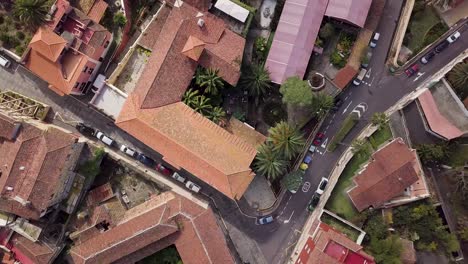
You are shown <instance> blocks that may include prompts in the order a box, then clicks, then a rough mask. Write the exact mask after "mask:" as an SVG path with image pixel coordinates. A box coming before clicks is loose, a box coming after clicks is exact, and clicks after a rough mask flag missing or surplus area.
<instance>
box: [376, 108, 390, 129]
mask: <svg viewBox="0 0 468 264" xmlns="http://www.w3.org/2000/svg"><path fill="white" fill-rule="evenodd" d="M389 121H390V120H389V118H388V116H387V114H385V113H381V112H377V113H374V114H373V115H372V124H373V125H374V126H378V127H379V128H378V129H379V130H380V129H382V128H383V127H384V126H385V125H386V124H387V123H388V122H389Z"/></svg>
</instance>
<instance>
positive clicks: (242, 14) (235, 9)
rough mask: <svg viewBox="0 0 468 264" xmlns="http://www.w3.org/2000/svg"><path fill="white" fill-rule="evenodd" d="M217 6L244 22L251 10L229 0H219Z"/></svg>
mask: <svg viewBox="0 0 468 264" xmlns="http://www.w3.org/2000/svg"><path fill="white" fill-rule="evenodd" d="M215 7H216V8H217V9H219V10H221V11H223V12H224V13H226V14H228V15H230V16H232V17H233V18H235V19H237V20H239V21H240V22H242V23H244V22H245V20H247V17H248V16H249V10H247V9H245V8H243V7H242V6H240V5H238V4H236V3H234V2H231V1H229V0H218V1H217V2H216V4H215Z"/></svg>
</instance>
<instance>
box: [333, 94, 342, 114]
mask: <svg viewBox="0 0 468 264" xmlns="http://www.w3.org/2000/svg"><path fill="white" fill-rule="evenodd" d="M342 105H343V100H341V98H339V97H336V98H335V102H334V105H333V107H332V108H331V111H332V112H336V111H338V109H340V107H341V106H342Z"/></svg>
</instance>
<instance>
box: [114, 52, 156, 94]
mask: <svg viewBox="0 0 468 264" xmlns="http://www.w3.org/2000/svg"><path fill="white" fill-rule="evenodd" d="M150 56H151V51H149V50H147V49H144V48H142V47H140V46H138V47H137V48H136V49H135V51H134V52H133V53H132V55H131V56H130V58H129V59H128V62H127V63H126V64H125V66H124V68H123V69H122V72H121V73H120V75H119V76H118V77H117V80H116V81H115V84H114V85H115V86H116V87H117V88H119V89H120V90H122V91H123V92H125V93H126V94H130V93H131V92H133V89H135V86H136V83H137V81H138V79H140V76H141V74H142V73H143V70H144V69H145V65H146V63H147V62H148V58H149V57H150Z"/></svg>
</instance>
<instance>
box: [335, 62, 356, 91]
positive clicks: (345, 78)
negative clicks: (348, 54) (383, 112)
mask: <svg viewBox="0 0 468 264" xmlns="http://www.w3.org/2000/svg"><path fill="white" fill-rule="evenodd" d="M357 73H358V71H356V70H355V69H354V68H353V67H352V66H350V65H346V66H345V67H344V68H343V69H341V70H340V71H339V72H338V73H337V74H336V77H335V79H333V82H334V83H335V85H336V86H337V87H338V88H340V89H342V90H343V89H344V88H345V87H346V86H347V85H348V83H349V82H351V81H352V80H353V78H354V77H355V76H356V74H357Z"/></svg>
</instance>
